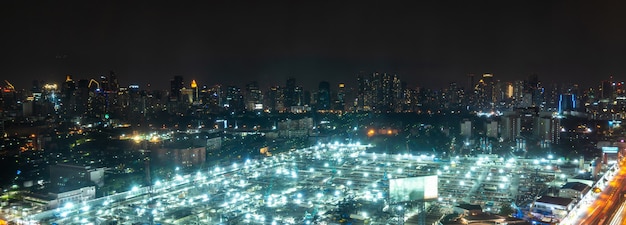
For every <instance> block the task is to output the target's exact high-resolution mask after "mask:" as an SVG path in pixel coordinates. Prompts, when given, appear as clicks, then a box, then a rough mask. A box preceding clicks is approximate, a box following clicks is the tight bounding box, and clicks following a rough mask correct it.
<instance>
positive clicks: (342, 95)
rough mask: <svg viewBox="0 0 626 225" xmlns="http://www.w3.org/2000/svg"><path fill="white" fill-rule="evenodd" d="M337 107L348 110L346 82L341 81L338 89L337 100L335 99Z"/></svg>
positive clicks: (337, 108)
mask: <svg viewBox="0 0 626 225" xmlns="http://www.w3.org/2000/svg"><path fill="white" fill-rule="evenodd" d="M335 109H336V110H347V109H346V84H344V83H339V86H338V91H337V100H336V101H335Z"/></svg>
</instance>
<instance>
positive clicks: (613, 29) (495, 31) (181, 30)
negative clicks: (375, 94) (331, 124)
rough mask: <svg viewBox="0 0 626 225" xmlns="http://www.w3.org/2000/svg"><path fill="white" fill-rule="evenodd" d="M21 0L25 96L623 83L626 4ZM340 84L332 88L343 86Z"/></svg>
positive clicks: (8, 32) (7, 54)
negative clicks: (111, 81) (366, 82)
mask: <svg viewBox="0 0 626 225" xmlns="http://www.w3.org/2000/svg"><path fill="white" fill-rule="evenodd" d="M416 2H419V3H412V4H410V5H406V4H400V3H392V2H389V1H353V2H347V1H249V2H246V1H236V0H235V1H233V0H228V1H203V3H202V4H196V5H191V4H188V3H185V2H184V1H168V2H164V3H155V2H153V1H145V2H139V1H120V2H112V1H111V2H110V1H80V2H78V1H77V2H71V3H70V2H66V1H41V3H37V2H35V1H18V0H9V1H2V2H1V3H0V18H1V19H0V29H2V31H1V32H0V35H1V37H0V40H1V42H0V50H1V51H2V54H1V56H0V57H1V58H0V59H1V62H2V63H0V65H1V66H0V74H1V76H0V77H1V78H3V79H7V80H9V81H10V82H12V83H13V84H14V85H15V86H16V88H18V89H29V87H30V84H31V81H32V80H33V79H38V80H47V81H56V82H60V81H62V80H63V79H64V77H65V75H66V74H71V75H73V76H74V77H76V79H80V78H91V77H98V76H99V75H101V74H108V71H110V70H113V71H115V72H116V73H117V74H118V77H119V79H120V82H121V83H122V84H124V85H128V84H130V83H135V84H140V85H141V86H142V87H145V85H146V84H147V83H148V82H149V83H151V84H152V87H153V88H159V89H161V88H166V87H168V85H169V80H170V79H171V78H172V77H173V76H174V75H182V76H184V78H185V80H186V82H187V83H189V81H190V80H191V79H192V78H195V79H196V80H198V81H199V82H200V83H201V84H216V83H221V84H226V85H228V84H235V85H240V86H241V85H244V84H245V83H247V82H248V81H252V80H256V81H259V82H260V84H261V85H262V87H267V86H269V85H275V84H278V85H284V84H285V80H286V79H287V78H288V77H295V78H296V80H297V83H298V84H299V85H302V86H304V87H305V88H307V89H312V88H316V87H317V84H318V82H319V81H321V80H327V81H330V82H331V83H337V82H347V83H348V84H353V83H354V82H355V77H356V74H357V73H358V72H359V71H366V72H374V71H380V72H388V73H396V74H398V75H399V76H400V78H401V79H402V80H405V81H407V82H408V84H409V87H415V86H422V87H431V88H441V87H444V86H446V85H447V84H448V83H449V82H451V81H457V82H459V84H460V85H461V86H462V87H463V86H465V84H466V79H465V75H466V74H468V73H475V74H482V73H484V72H491V73H494V74H495V76H496V78H497V79H501V80H505V81H512V80H515V79H525V78H526V77H527V76H528V75H529V74H531V73H536V74H538V76H539V79H540V80H542V81H544V82H559V81H563V82H566V81H568V82H575V83H580V84H582V85H583V86H590V85H596V84H599V82H600V80H602V79H607V78H608V76H609V75H614V77H615V79H616V80H624V79H625V78H626V13H624V12H626V3H625V2H624V1H618V0H615V1H602V2H600V1H581V2H576V1H563V2H557V1H474V0H464V1H416ZM333 85H335V84H333Z"/></svg>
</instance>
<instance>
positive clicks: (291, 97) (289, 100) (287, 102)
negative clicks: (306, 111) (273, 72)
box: [283, 77, 297, 108]
mask: <svg viewBox="0 0 626 225" xmlns="http://www.w3.org/2000/svg"><path fill="white" fill-rule="evenodd" d="M283 95H284V101H283V104H284V106H285V108H290V107H291V106H296V105H297V95H296V79H295V78H293V77H291V78H289V79H287V83H286V86H285V88H284V89H283Z"/></svg>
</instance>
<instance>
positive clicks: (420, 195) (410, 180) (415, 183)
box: [389, 175, 439, 203]
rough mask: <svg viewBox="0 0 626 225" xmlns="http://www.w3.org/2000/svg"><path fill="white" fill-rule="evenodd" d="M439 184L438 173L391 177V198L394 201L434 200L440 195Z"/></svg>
mask: <svg viewBox="0 0 626 225" xmlns="http://www.w3.org/2000/svg"><path fill="white" fill-rule="evenodd" d="M438 185H439V178H438V177H437V175H430V176H419V177H407V178H398V179H391V180H389V198H390V200H391V202H392V203H398V202H409V201H416V200H434V199H437V197H439V190H438Z"/></svg>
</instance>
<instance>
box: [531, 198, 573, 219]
mask: <svg viewBox="0 0 626 225" xmlns="http://www.w3.org/2000/svg"><path fill="white" fill-rule="evenodd" d="M572 208H574V199H571V198H562V197H553V196H542V197H541V198H539V199H537V200H536V201H535V204H534V206H533V209H532V212H533V213H539V214H542V215H551V216H554V217H556V218H559V219H562V218H564V217H565V216H566V215H567V212H569V211H570V210H572Z"/></svg>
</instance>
